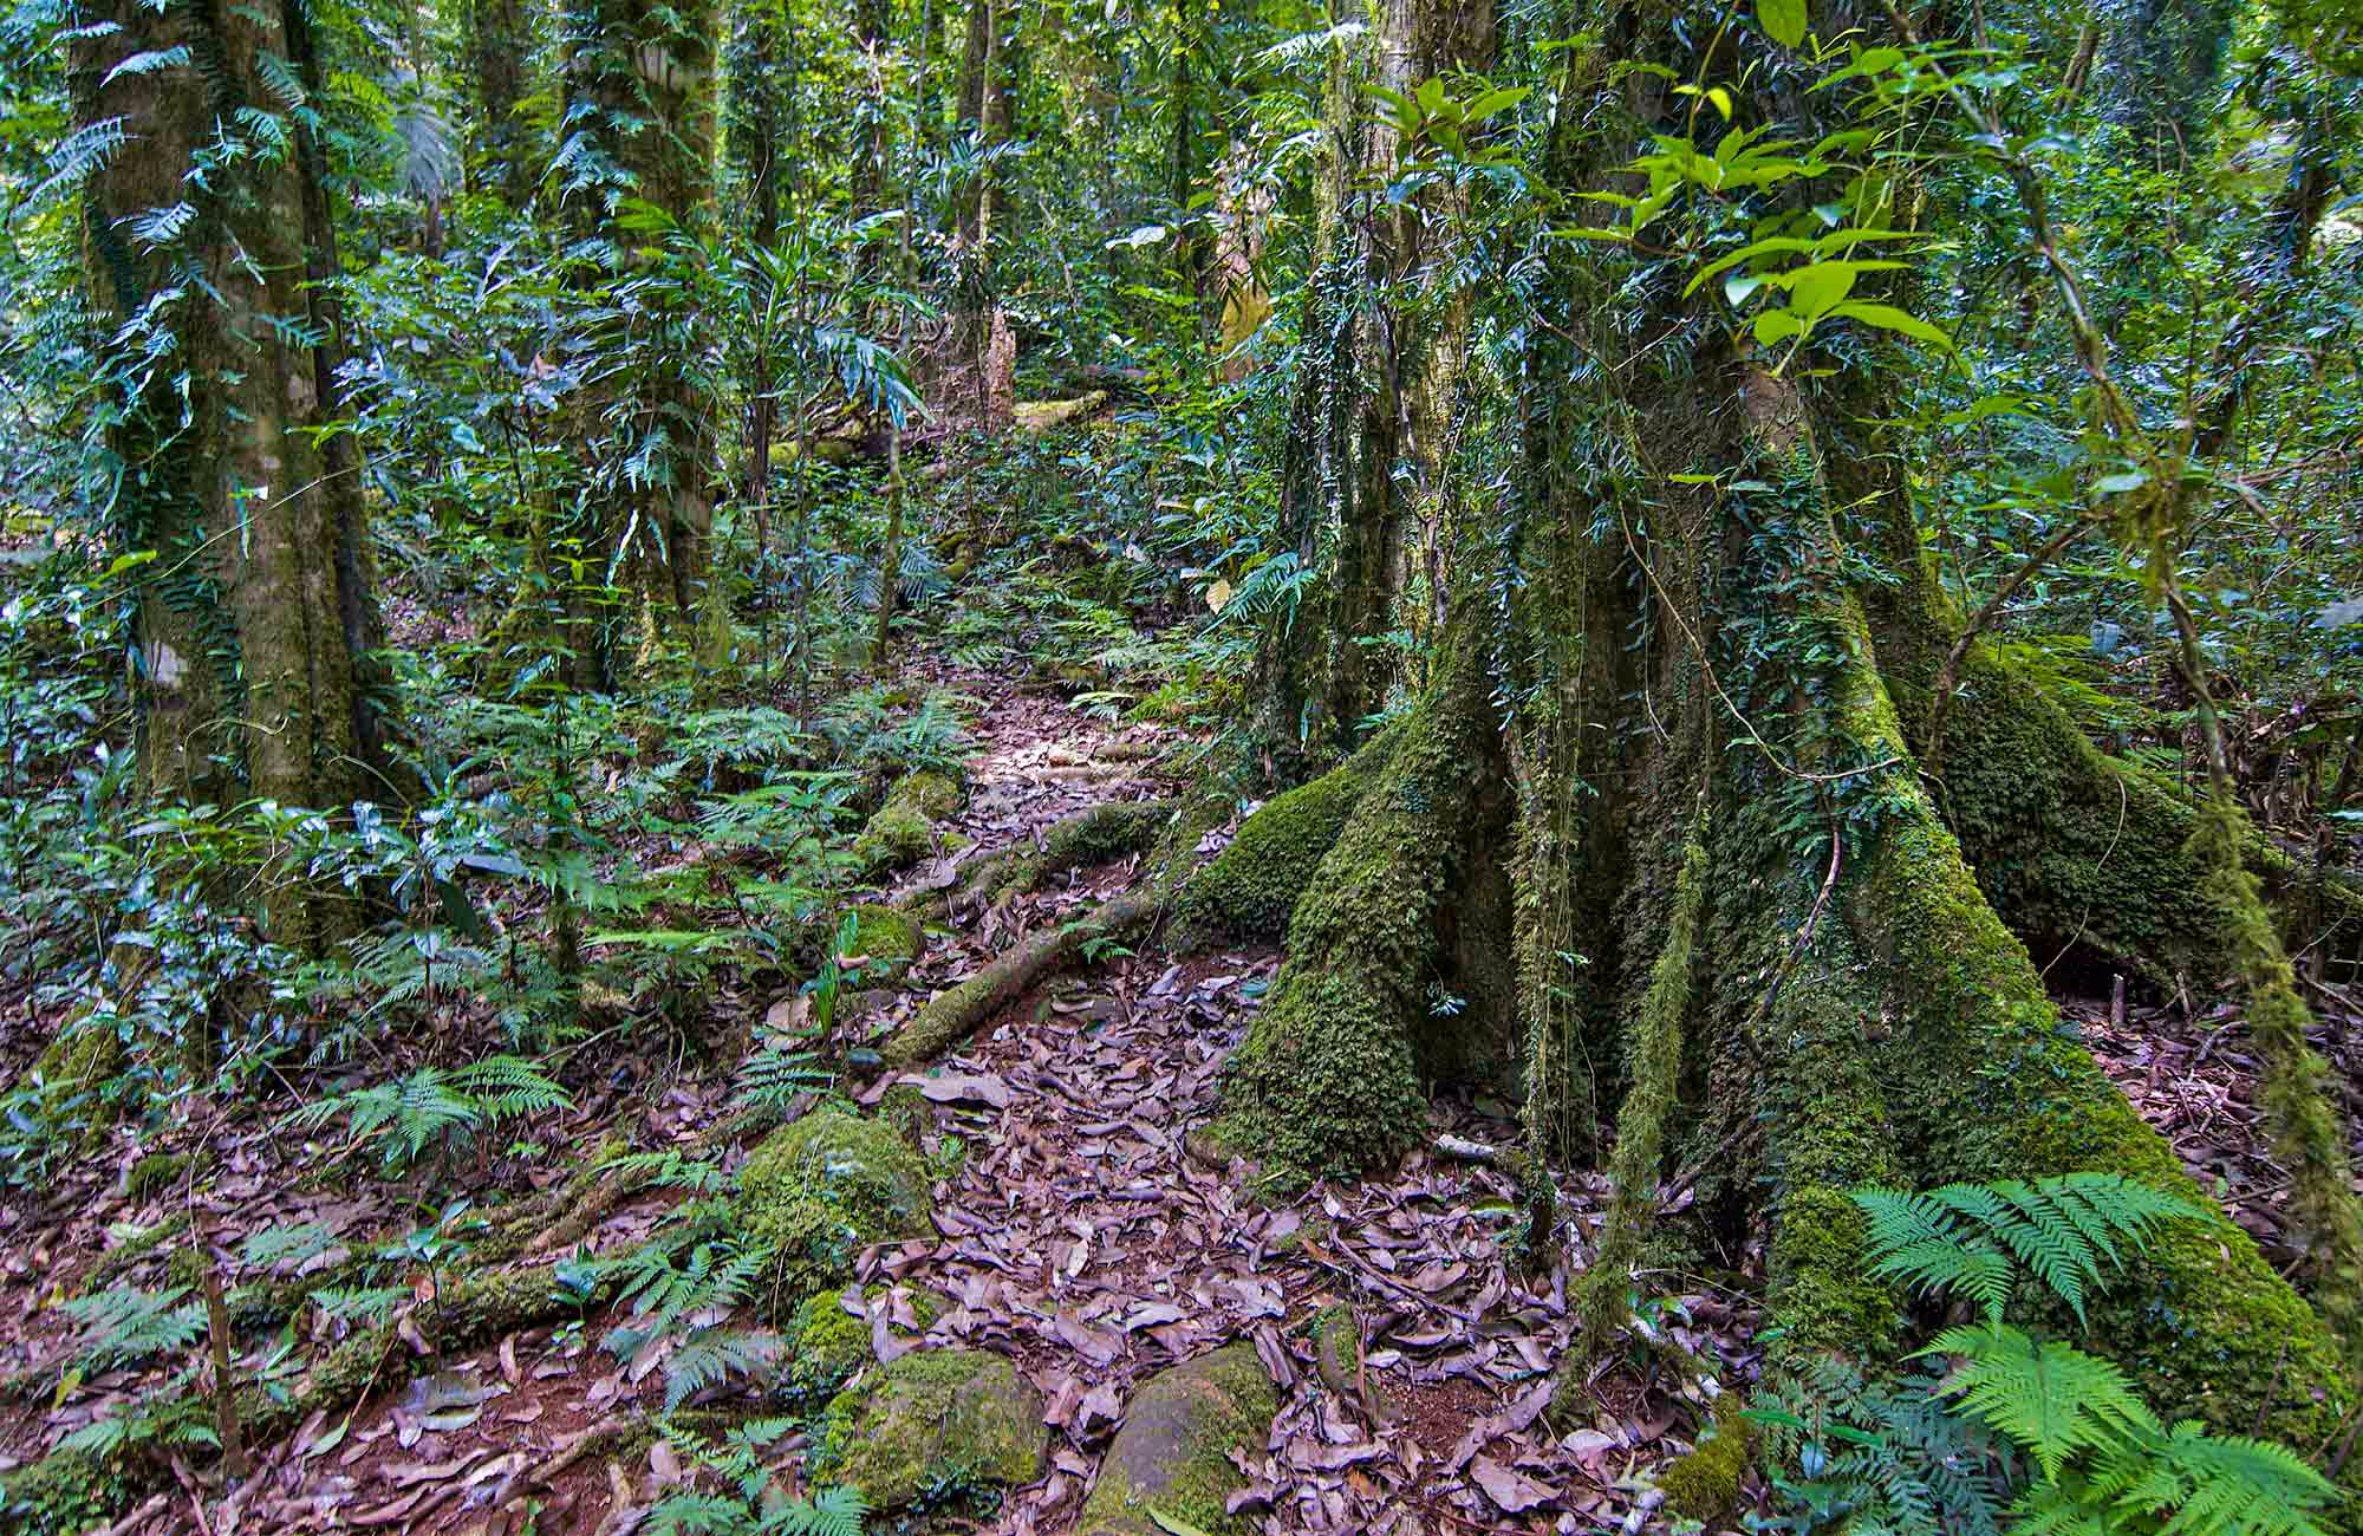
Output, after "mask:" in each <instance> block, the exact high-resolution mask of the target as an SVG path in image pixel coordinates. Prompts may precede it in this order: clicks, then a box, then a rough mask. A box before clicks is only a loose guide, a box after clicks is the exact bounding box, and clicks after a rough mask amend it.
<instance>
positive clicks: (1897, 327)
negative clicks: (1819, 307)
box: [1830, 299, 1953, 352]
mask: <svg viewBox="0 0 2363 1536" xmlns="http://www.w3.org/2000/svg"><path fill="white" fill-rule="evenodd" d="M1830 313H1831V314H1832V315H1833V316H1836V317H1840V318H1844V319H1848V320H1859V321H1861V322H1862V323H1863V324H1865V325H1871V326H1877V327H1878V328H1879V329H1880V330H1883V331H1894V332H1896V333H1897V334H1899V335H1903V336H1909V337H1911V338H1912V339H1913V340H1914V341H1924V342H1926V343H1928V344H1929V345H1930V346H1932V347H1941V348H1942V349H1944V350H1945V351H1947V352H1950V351H1952V350H1953V338H1952V337H1950V336H1947V335H1946V334H1945V333H1944V332H1942V331H1940V330H1938V329H1937V328H1936V327H1935V326H1933V325H1930V324H1929V323H1928V322H1927V321H1925V320H1923V319H1921V318H1920V317H1919V316H1918V315H1913V314H1907V313H1905V312H1904V311H1903V310H1900V309H1897V308H1896V307H1895V306H1894V305H1892V304H1872V303H1867V302H1865V301H1863V300H1861V299H1850V300H1848V301H1847V302H1846V303H1844V304H1841V305H1839V306H1838V307H1837V308H1836V309H1834V310H1832V311H1831V312H1830Z"/></svg>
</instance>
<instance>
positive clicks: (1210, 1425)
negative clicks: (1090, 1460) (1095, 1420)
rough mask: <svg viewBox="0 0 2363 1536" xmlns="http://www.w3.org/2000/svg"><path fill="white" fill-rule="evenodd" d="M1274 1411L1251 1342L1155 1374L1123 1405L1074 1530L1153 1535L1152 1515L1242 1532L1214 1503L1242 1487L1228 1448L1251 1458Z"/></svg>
mask: <svg viewBox="0 0 2363 1536" xmlns="http://www.w3.org/2000/svg"><path fill="white" fill-rule="evenodd" d="M1278 1411H1279V1400H1278V1396H1277V1394H1276V1393H1275V1392H1274V1391H1273V1390H1272V1381H1271V1378H1270V1377H1269V1376H1267V1375H1265V1374H1264V1367H1263V1362H1262V1361H1260V1360H1258V1359H1257V1358H1256V1354H1255V1346H1254V1345H1252V1344H1248V1343H1244V1342H1242V1343H1237V1344H1226V1345H1224V1346H1223V1347H1222V1348H1221V1349H1218V1350H1216V1351H1215V1352H1214V1353H1212V1354H1210V1355H1200V1356H1199V1357H1198V1358H1197V1359H1195V1360H1191V1361H1187V1362H1185V1363H1183V1364H1181V1365H1176V1366H1173V1367H1170V1368H1169V1369H1166V1370H1164V1371H1160V1372H1159V1373H1157V1374H1156V1375H1155V1376H1152V1377H1151V1378H1149V1380H1148V1381H1147V1382H1146V1383H1144V1384H1143V1385H1142V1387H1141V1389H1140V1390H1139V1391H1138V1392H1135V1393H1134V1394H1133V1396H1132V1401H1131V1402H1130V1403H1129V1404H1127V1405H1126V1406H1125V1410H1124V1427H1123V1428H1122V1429H1119V1430H1118V1431H1117V1432H1116V1440H1115V1443H1114V1444H1112V1445H1110V1446H1109V1447H1108V1454H1107V1458H1106V1460H1104V1461H1103V1462H1101V1464H1100V1469H1099V1481H1098V1482H1097V1483H1096V1484H1094V1485H1093V1486H1092V1490H1091V1497H1090V1499H1089V1500H1088V1501H1087V1502H1086V1503H1085V1504H1084V1506H1083V1518H1082V1520H1081V1521H1080V1522H1079V1523H1078V1524H1077V1525H1076V1527H1075V1529H1076V1532H1077V1533H1078V1536H1163V1533H1164V1532H1165V1531H1166V1530H1167V1527H1165V1526H1161V1525H1159V1524H1158V1523H1157V1517H1158V1516H1159V1515H1163V1516H1164V1517H1166V1518H1167V1519H1169V1520H1175V1521H1179V1522H1181V1523H1182V1524H1185V1525H1191V1526H1195V1527H1197V1528H1198V1529H1199V1530H1201V1531H1205V1532H1207V1533H1209V1536H1245V1533H1246V1532H1247V1531H1248V1530H1249V1529H1250V1526H1249V1524H1248V1523H1247V1522H1245V1521H1243V1520H1240V1519H1238V1518H1237V1517H1235V1516H1233V1515H1230V1514H1228V1513H1226V1512H1225V1511H1224V1508H1223V1506H1224V1504H1225V1503H1226V1502H1228V1500H1229V1499H1230V1496H1231V1495H1232V1494H1233V1493H1235V1492H1237V1491H1238V1490H1239V1489H1240V1488H1241V1487H1243V1486H1245V1484H1246V1479H1245V1478H1244V1477H1242V1476H1241V1475H1240V1473H1239V1469H1238V1468H1237V1467H1235V1466H1233V1465H1232V1463H1231V1453H1232V1452H1233V1451H1237V1452H1239V1453H1240V1454H1241V1455H1245V1456H1254V1455H1260V1454H1261V1453H1262V1451H1263V1449H1264V1439H1265V1437H1266V1436H1267V1435H1268V1434H1270V1432H1271V1428H1272V1415H1273V1414H1274V1413H1276V1412H1278Z"/></svg>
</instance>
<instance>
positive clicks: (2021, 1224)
mask: <svg viewBox="0 0 2363 1536" xmlns="http://www.w3.org/2000/svg"><path fill="white" fill-rule="evenodd" d="M1854 1200H1855V1204H1857V1205H1858V1206H1860V1207H1861V1208H1862V1211H1863V1214H1864V1215H1865V1216H1866V1217H1867V1218H1869V1230H1868V1232H1867V1234H1866V1238H1865V1241H1866V1242H1867V1244H1868V1246H1869V1249H1870V1258H1871V1272H1872V1273H1873V1274H1875V1275H1877V1276H1879V1277H1880V1278H1882V1279H1889V1280H1897V1281H1900V1282H1902V1283H1903V1284H1905V1285H1906V1286H1908V1287H1910V1288H1911V1289H1912V1290H1914V1291H1916V1292H1919V1293H1920V1294H1923V1295H1944V1294H1953V1295H1958V1296H1961V1297H1963V1298H1965V1299H1967V1300H1969V1301H1971V1302H1973V1303H1975V1304H1976V1306H1977V1308H1978V1310H1979V1311H1980V1312H1981V1313H1983V1314H1984V1316H1985V1319H1986V1321H1987V1323H1988V1324H1999V1323H2000V1321H2001V1318H2002V1307H2003V1303H2004V1302H2005V1301H2006V1300H2007V1299H2008V1297H2009V1295H2010V1291H2011V1287H2012V1286H2013V1285H2015V1284H2016V1283H2017V1268H2018V1266H2019V1265H2024V1266H2025V1267H2026V1269H2027V1270H2028V1271H2030V1272H2031V1273H2033V1275H2034V1276H2035V1278H2037V1279H2038V1280H2040V1281H2042V1282H2043V1283H2044V1285H2045V1286H2046V1287H2048V1288H2049V1289H2050V1290H2051V1292H2052V1293H2053V1294H2054V1295H2056V1296H2058V1297H2059V1298H2060V1300H2062V1301H2064V1302H2066V1303H2067V1304H2068V1307H2069V1309H2070V1310H2071V1311H2073V1312H2074V1313H2075V1314H2076V1319H2077V1321H2079V1322H2082V1321H2084V1303H2085V1298H2086V1297H2087V1296H2088V1295H2089V1294H2090V1292H2091V1289H2092V1287H2093V1285H2094V1284H2095V1283H2096V1282H2097V1281H2098V1280H2099V1279H2100V1278H2101V1276H2102V1275H2103V1273H2104V1272H2106V1271H2108V1270H2114V1269H2120V1268H2122V1267H2123V1265H2124V1261H2125V1257H2126V1254H2127V1252H2128V1251H2129V1250H2130V1251H2135V1252H2138V1251H2139V1250H2141V1249H2142V1248H2144V1247H2145V1246H2147V1245H2148V1243H2149V1240H2150V1238H2151V1237H2152V1236H2153V1235H2154V1234H2155V1233H2156V1232H2157V1231H2158V1229H2159V1228H2161V1227H2163V1226H2165V1225H2166V1224H2167V1223H2169V1222H2173V1221H2182V1220H2195V1219H2197V1218H2199V1217H2200V1216H2201V1215H2202V1214H2203V1213H2202V1212H2201V1211H2200V1210H2199V1208H2198V1207H2197V1206H2195V1205H2192V1204H2191V1203H2190V1202H2189V1201H2187V1200H2184V1199H2182V1198H2181V1197H2180V1196H2177V1195H2172V1194H2168V1193H2166V1192H2165V1191H2163V1190H2157V1189H2152V1188H2151V1187H2150V1186H2148V1185H2146V1184H2142V1183H2138V1182H2136V1181H2134V1180H2132V1179H2128V1178H2126V1177H2125V1176H2123V1175H2122V1174H2114V1173H2068V1174H2060V1175H2057V1176H2055V1177H2052V1178H2044V1179H2037V1180H2035V1181H2034V1182H2033V1183H2031V1184H2027V1183H2020V1182H2018V1181H2016V1180H2007V1179H2006V1180H2002V1181H1999V1182H1997V1183H1993V1184H1947V1185H1945V1186H1944V1187H1943V1188H1941V1189H1934V1190H1930V1191H1928V1192H1927V1193H1925V1194H1899V1193H1896V1192H1893V1191H1889V1190H1877V1189H1866V1190H1857V1191H1856V1192H1855V1195H1854Z"/></svg>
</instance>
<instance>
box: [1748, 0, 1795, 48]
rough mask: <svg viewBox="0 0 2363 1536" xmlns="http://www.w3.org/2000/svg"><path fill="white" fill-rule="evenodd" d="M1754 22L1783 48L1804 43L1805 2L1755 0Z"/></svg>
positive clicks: (1793, 0)
mask: <svg viewBox="0 0 2363 1536" xmlns="http://www.w3.org/2000/svg"><path fill="white" fill-rule="evenodd" d="M1756 20H1757V23H1758V24H1759V25H1761V26H1762V27H1763V28H1764V31H1765V34H1766V35H1767V36H1768V37H1770V38H1771V39H1772V40H1773V41H1774V42H1776V43H1778V44H1780V45H1781V46H1782V47H1783V48H1794V47H1796V46H1797V45H1798V44H1799V43H1802V42H1803V41H1805V0H1756Z"/></svg>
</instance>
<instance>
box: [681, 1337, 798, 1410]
mask: <svg viewBox="0 0 2363 1536" xmlns="http://www.w3.org/2000/svg"><path fill="white" fill-rule="evenodd" d="M779 1348H780V1346H779V1340H778V1338H777V1337H775V1336H773V1335H771V1334H768V1333H748V1332H742V1331H740V1330H738V1329H733V1328H706V1329H700V1330H699V1331H698V1332H697V1333H696V1334H695V1335H693V1336H692V1337H691V1338H689V1339H688V1340H686V1341H685V1342H683V1343H682V1344H681V1346H680V1347H679V1348H677V1349H675V1350H674V1351H673V1354H672V1358H670V1359H669V1360H667V1361H666V1362H665V1411H666V1412H667V1413H671V1412H672V1411H673V1410H674V1409H676V1408H679V1407H680V1406H681V1405H682V1404H683V1403H685V1402H687V1401H689V1399H690V1398H692V1397H694V1396H696V1395H697V1394H698V1393H700V1392H702V1391H704V1390H705V1389H706V1388H708V1387H710V1386H713V1385H714V1384H716V1383H717V1382H720V1381H723V1380H726V1379H727V1378H729V1377H732V1376H757V1375H760V1374H762V1373H763V1372H765V1371H767V1370H769V1369H770V1368H771V1367H772V1365H773V1364H774V1363H775V1362H776V1361H777V1360H778V1359H779Z"/></svg>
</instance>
